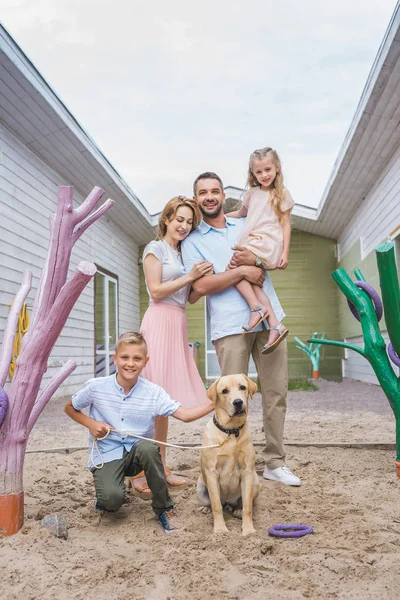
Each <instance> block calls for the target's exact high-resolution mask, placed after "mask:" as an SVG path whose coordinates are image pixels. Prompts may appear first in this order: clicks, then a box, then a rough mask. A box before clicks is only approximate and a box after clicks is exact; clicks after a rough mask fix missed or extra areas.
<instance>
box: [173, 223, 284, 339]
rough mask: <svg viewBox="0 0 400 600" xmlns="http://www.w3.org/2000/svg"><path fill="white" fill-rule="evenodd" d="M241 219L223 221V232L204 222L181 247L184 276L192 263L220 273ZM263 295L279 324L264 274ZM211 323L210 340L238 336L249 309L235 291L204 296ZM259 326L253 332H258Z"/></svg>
mask: <svg viewBox="0 0 400 600" xmlns="http://www.w3.org/2000/svg"><path fill="white" fill-rule="evenodd" d="M244 223H245V219H231V218H229V217H227V218H226V228H223V229H215V228H214V227H211V226H210V225H207V223H205V222H204V221H202V222H201V223H200V225H199V226H198V228H197V229H196V230H195V231H193V232H192V233H191V234H190V235H189V236H188V237H187V238H186V239H185V240H184V241H183V243H182V258H183V264H184V265H185V270H186V272H187V273H188V272H189V271H190V269H191V268H192V267H193V265H194V264H195V263H198V262H199V261H201V260H207V261H208V262H210V263H212V264H213V265H214V273H223V272H224V271H225V269H226V267H227V265H228V264H229V261H230V259H231V257H232V254H233V250H232V247H233V246H234V245H235V244H236V243H237V240H238V239H239V237H240V233H241V231H242V229H243V226H244ZM263 289H264V292H265V293H266V294H267V296H268V297H269V299H270V301H271V304H272V308H273V309H274V311H275V314H276V318H277V319H278V321H281V320H282V319H283V318H284V316H285V313H284V312H283V310H282V307H281V305H280V302H279V300H278V296H277V295H276V293H275V290H274V286H273V285H272V281H271V279H270V278H269V275H268V273H267V272H265V282H264V286H263ZM207 308H208V311H209V314H210V320H211V339H212V340H218V339H220V338H223V337H225V336H227V335H235V334H237V333H242V332H243V329H242V325H246V324H247V322H248V320H249V305H248V304H247V302H246V300H245V299H244V298H243V296H242V295H241V294H240V293H239V292H238V291H237V289H236V288H235V287H230V288H227V289H226V290H224V291H223V292H219V293H218V294H210V295H209V296H207ZM261 327H262V326H261V325H259V326H258V328H257V329H256V330H255V331H261Z"/></svg>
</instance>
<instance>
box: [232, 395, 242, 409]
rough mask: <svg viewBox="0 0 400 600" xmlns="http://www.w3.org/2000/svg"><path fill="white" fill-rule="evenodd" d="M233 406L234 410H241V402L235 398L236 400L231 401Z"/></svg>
mask: <svg viewBox="0 0 400 600" xmlns="http://www.w3.org/2000/svg"><path fill="white" fill-rule="evenodd" d="M233 406H234V407H235V408H236V410H237V409H238V408H243V400H239V399H238V398H236V400H234V401H233Z"/></svg>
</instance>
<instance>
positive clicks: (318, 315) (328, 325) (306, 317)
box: [271, 230, 343, 380]
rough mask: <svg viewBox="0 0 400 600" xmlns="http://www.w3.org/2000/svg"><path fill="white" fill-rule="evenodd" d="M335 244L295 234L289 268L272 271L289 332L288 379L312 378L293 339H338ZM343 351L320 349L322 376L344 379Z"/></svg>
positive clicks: (307, 363)
mask: <svg viewBox="0 0 400 600" xmlns="http://www.w3.org/2000/svg"><path fill="white" fill-rule="evenodd" d="M335 250H336V242H335V241H333V240H329V239H327V238H323V237H320V236H316V235H312V234H309V233H306V232H304V231H298V230H293V231H292V239H291V244H290V256H289V266H288V268H287V269H286V270H285V271H273V272H272V273H271V278H272V281H273V283H274V286H275V289H276V292H277V294H278V297H279V299H280V301H281V304H282V306H283V309H284V311H285V313H286V315H287V316H286V319H285V325H286V326H287V327H288V328H289V330H290V334H289V336H288V353H289V377H290V378H295V377H309V376H311V372H312V367H311V362H310V360H309V359H308V357H307V356H306V354H304V352H301V351H300V350H298V349H297V348H296V342H295V340H294V336H297V337H298V338H300V339H301V340H302V341H304V342H305V341H306V340H307V339H308V338H309V337H310V336H311V335H312V334H313V332H314V331H318V333H323V332H324V333H325V334H326V337H327V338H330V339H339V336H340V325H339V311H338V303H339V292H338V290H337V286H336V284H335V282H334V280H333V278H332V271H334V270H335V269H336V268H337V261H336V257H335ZM342 356H343V351H342V350H341V349H340V348H328V347H326V346H323V347H322V348H321V361H320V375H321V377H324V378H325V379H332V380H339V379H341V376H342V366H341V358H342Z"/></svg>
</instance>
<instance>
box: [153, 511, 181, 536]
mask: <svg viewBox="0 0 400 600" xmlns="http://www.w3.org/2000/svg"><path fill="white" fill-rule="evenodd" d="M158 520H159V521H160V523H161V525H162V526H163V528H164V531H165V533H166V534H167V535H168V534H170V533H172V532H173V531H176V530H177V529H179V522H178V518H177V516H176V513H175V511H174V509H173V508H171V509H170V510H164V512H162V513H161V515H159V516H158Z"/></svg>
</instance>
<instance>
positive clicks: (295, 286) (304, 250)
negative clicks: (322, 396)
mask: <svg viewBox="0 0 400 600" xmlns="http://www.w3.org/2000/svg"><path fill="white" fill-rule="evenodd" d="M335 246H336V245H335V242H334V241H332V240H328V239H326V238H322V237H319V236H315V235H312V234H309V233H305V232H302V231H293V232H292V243H291V249H290V263H289V267H288V269H287V270H286V271H275V272H273V273H272V280H273V283H274V285H275V287H276V291H277V293H278V296H279V298H280V300H281V303H282V306H283V308H284V310H285V312H286V314H287V317H286V319H285V324H286V325H287V327H289V329H290V336H289V338H288V348H289V376H290V377H291V378H295V377H308V376H310V375H311V363H310V361H309V359H308V357H307V356H306V355H305V354H304V353H303V352H301V351H300V350H297V349H296V343H295V341H294V336H295V335H296V336H298V337H299V338H300V339H302V340H303V341H305V340H306V339H307V338H308V337H309V336H310V335H311V334H312V333H313V332H314V331H319V332H325V333H326V335H327V337H330V338H331V339H339V336H340V327H339V313H338V291H337V289H336V285H335V283H334V281H333V279H332V277H331V273H332V271H334V269H335V268H336V266H337V264H336V258H335ZM140 299H141V302H140V312H141V315H143V314H144V311H145V310H146V308H147V304H148V298H147V293H146V289H145V284H144V277H143V270H142V269H141V283H140ZM186 313H187V316H188V326H189V341H199V342H200V343H201V346H200V374H201V376H202V377H203V379H204V378H205V320H204V314H205V313H204V300H202V301H200V302H198V303H197V304H195V305H193V306H188V307H187V311H186ZM321 357H322V358H321V376H322V377H325V378H327V379H334V380H338V379H340V378H341V373H342V366H341V357H342V351H341V350H338V349H334V348H329V349H327V348H323V349H322V352H321Z"/></svg>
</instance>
